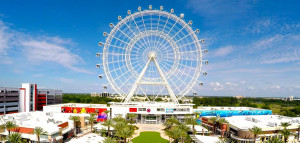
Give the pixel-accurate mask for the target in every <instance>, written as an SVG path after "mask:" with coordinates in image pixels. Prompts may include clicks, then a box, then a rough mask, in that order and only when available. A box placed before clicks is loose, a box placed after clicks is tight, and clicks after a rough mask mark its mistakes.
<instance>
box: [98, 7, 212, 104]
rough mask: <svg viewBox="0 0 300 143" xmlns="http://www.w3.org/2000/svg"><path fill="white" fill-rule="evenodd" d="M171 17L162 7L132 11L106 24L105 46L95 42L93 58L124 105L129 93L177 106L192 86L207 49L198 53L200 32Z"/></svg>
mask: <svg viewBox="0 0 300 143" xmlns="http://www.w3.org/2000/svg"><path fill="white" fill-rule="evenodd" d="M173 13H174V10H173V9H171V12H166V11H163V7H162V6H161V7H160V10H152V6H151V5H150V6H149V10H142V9H141V7H139V8H138V11H137V12H135V13H131V11H130V10H129V11H128V12H127V14H128V15H127V16H126V17H125V18H122V17H121V16H119V17H118V20H119V22H118V23H116V24H113V23H111V24H110V27H111V28H112V29H111V31H110V33H106V32H104V33H103V35H104V36H107V38H106V42H105V43H102V42H99V45H100V46H103V53H97V56H100V55H101V54H102V56H101V58H102V64H101V65H102V67H103V70H104V73H105V76H106V78H107V80H108V82H109V84H110V85H111V87H112V89H114V90H115V91H116V92H117V93H118V94H119V95H121V96H122V97H123V98H124V101H125V102H130V101H131V100H132V96H134V95H145V96H146V97H147V95H152V96H153V98H152V99H153V100H154V99H155V98H156V97H158V96H159V95H170V97H171V99H172V101H173V102H174V103H176V104H178V99H180V98H182V97H184V96H185V95H186V94H188V93H189V92H191V90H192V88H193V87H194V86H195V84H196V83H197V81H198V79H199V76H200V74H201V72H202V71H201V67H202V63H206V64H207V63H208V62H207V61H203V60H202V52H203V51H204V52H205V53H206V52H207V50H202V49H201V45H200V43H201V42H204V40H199V39H198V36H197V34H198V33H199V32H200V30H199V29H196V30H193V29H192V28H191V25H192V21H189V22H185V20H184V19H183V18H184V15H183V14H181V15H180V16H179V17H178V16H176V15H175V14H173ZM97 67H100V64H98V65H97ZM203 74H204V75H206V72H203ZM99 77H101V78H102V76H99ZM200 85H202V83H200ZM147 99H148V100H149V98H148V97H147Z"/></svg>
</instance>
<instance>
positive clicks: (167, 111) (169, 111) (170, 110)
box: [166, 108, 174, 113]
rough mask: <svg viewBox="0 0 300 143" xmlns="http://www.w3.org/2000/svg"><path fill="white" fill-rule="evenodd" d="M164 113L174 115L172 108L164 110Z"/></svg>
mask: <svg viewBox="0 0 300 143" xmlns="http://www.w3.org/2000/svg"><path fill="white" fill-rule="evenodd" d="M166 113H174V109H173V108H166Z"/></svg>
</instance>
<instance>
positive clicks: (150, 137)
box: [132, 132, 168, 143]
mask: <svg viewBox="0 0 300 143" xmlns="http://www.w3.org/2000/svg"><path fill="white" fill-rule="evenodd" d="M132 142H133V143H168V140H166V139H164V138H162V137H160V133H159V132H141V133H140V135H139V136H138V137H136V138H134V139H133V140H132Z"/></svg>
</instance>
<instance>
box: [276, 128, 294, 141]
mask: <svg viewBox="0 0 300 143" xmlns="http://www.w3.org/2000/svg"><path fill="white" fill-rule="evenodd" d="M279 133H280V134H282V136H283V139H284V142H285V143H287V141H288V139H289V136H290V135H292V132H291V130H289V129H286V128H284V129H283V130H280V131H279Z"/></svg>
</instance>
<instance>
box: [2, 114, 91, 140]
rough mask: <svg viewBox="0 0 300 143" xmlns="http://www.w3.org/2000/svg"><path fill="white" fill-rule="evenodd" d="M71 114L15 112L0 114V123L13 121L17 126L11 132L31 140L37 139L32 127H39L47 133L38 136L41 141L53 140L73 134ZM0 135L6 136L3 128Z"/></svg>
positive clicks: (69, 136)
mask: <svg viewBox="0 0 300 143" xmlns="http://www.w3.org/2000/svg"><path fill="white" fill-rule="evenodd" d="M71 115H74V114H62V113H46V112H40V111H36V112H28V113H25V112H23V113H15V114H8V115H2V116H0V124H1V125H2V124H4V123H5V122H7V121H13V122H15V123H16V124H17V126H18V127H17V128H16V129H13V130H12V132H18V133H20V134H21V135H22V138H23V139H26V140H27V141H31V142H32V141H34V142H36V141H37V137H36V135H34V134H33V133H32V132H33V130H34V128H36V127H41V128H43V130H44V131H46V132H47V135H41V136H40V140H41V142H53V141H60V140H63V139H64V138H65V139H67V138H71V137H72V136H73V129H74V124H73V121H72V120H69V117H70V116H71ZM81 116H84V115H81ZM87 116H88V115H87ZM0 135H1V136H7V135H8V131H7V130H5V132H2V133H0Z"/></svg>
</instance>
